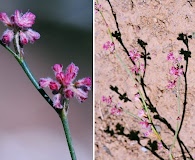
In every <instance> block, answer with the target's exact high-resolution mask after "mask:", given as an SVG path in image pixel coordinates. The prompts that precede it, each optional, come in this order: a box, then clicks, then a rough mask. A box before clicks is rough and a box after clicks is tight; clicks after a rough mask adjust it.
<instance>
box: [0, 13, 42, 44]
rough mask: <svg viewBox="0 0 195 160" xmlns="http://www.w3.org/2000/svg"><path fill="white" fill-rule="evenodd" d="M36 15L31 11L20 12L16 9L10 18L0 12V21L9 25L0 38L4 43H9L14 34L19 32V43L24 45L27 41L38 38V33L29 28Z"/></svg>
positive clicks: (31, 41)
mask: <svg viewBox="0 0 195 160" xmlns="http://www.w3.org/2000/svg"><path fill="white" fill-rule="evenodd" d="M35 18H36V16H35V15H34V14H33V13H31V12H26V13H24V14H22V13H21V12H20V11H19V10H16V11H15V13H14V15H12V16H11V17H10V18H9V17H8V16H7V14H6V13H4V12H0V21H1V22H3V23H4V25H5V26H7V27H9V29H7V30H6V31H5V32H4V33H3V36H2V38H1V40H2V42H3V43H4V44H9V43H10V42H11V41H12V40H13V37H14V35H15V34H17V33H18V34H19V37H20V44H21V45H25V44H27V43H28V42H30V43H33V42H34V41H35V40H37V39H39V38H40V34H39V33H38V32H36V31H33V30H32V29H31V27H32V25H33V24H34V23H35Z"/></svg>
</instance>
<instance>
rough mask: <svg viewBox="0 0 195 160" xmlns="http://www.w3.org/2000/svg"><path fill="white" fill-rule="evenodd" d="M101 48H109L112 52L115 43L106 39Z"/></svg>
mask: <svg viewBox="0 0 195 160" xmlns="http://www.w3.org/2000/svg"><path fill="white" fill-rule="evenodd" d="M103 49H104V50H109V51H110V52H111V53H112V52H114V49H115V45H114V43H113V42H110V41H107V42H106V43H104V45H103Z"/></svg>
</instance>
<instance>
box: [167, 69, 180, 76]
mask: <svg viewBox="0 0 195 160" xmlns="http://www.w3.org/2000/svg"><path fill="white" fill-rule="evenodd" d="M170 74H172V75H175V76H181V75H182V74H183V69H182V68H176V67H171V69H170Z"/></svg>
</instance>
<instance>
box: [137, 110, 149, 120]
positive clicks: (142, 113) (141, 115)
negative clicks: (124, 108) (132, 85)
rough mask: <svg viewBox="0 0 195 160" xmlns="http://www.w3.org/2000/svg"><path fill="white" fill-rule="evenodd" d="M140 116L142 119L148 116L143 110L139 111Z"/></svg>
mask: <svg viewBox="0 0 195 160" xmlns="http://www.w3.org/2000/svg"><path fill="white" fill-rule="evenodd" d="M138 116H139V117H140V118H146V117H147V115H146V113H145V111H144V110H143V109H141V110H139V111H138Z"/></svg>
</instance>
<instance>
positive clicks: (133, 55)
mask: <svg viewBox="0 0 195 160" xmlns="http://www.w3.org/2000/svg"><path fill="white" fill-rule="evenodd" d="M129 57H130V58H131V59H132V61H137V60H138V59H139V58H140V57H141V55H140V53H139V52H138V51H137V50H135V49H134V50H132V51H129Z"/></svg>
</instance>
